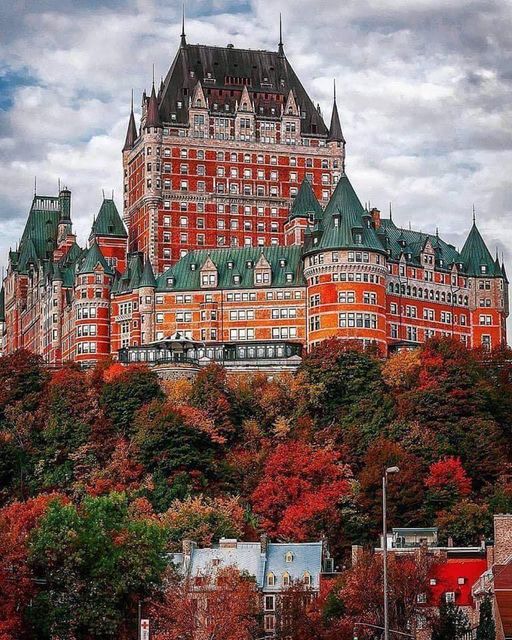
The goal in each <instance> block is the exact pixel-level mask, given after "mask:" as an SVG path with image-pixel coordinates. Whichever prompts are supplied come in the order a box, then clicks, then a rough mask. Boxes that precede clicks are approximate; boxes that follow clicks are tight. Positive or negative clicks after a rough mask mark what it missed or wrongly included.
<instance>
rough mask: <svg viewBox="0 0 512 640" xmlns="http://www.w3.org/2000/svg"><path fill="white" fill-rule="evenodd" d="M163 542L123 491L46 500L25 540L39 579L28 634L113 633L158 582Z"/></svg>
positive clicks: (162, 536) (161, 531) (152, 522)
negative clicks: (75, 499)
mask: <svg viewBox="0 0 512 640" xmlns="http://www.w3.org/2000/svg"><path fill="white" fill-rule="evenodd" d="M165 544H166V535H165V529H164V528H163V527H162V526H161V525H160V524H159V523H158V522H157V521H156V520H155V519H152V518H151V517H149V516H140V515H137V514H134V513H133V511H131V510H130V507H129V504H128V501H127V499H126V497H125V495H124V494H116V493H112V494H110V495H108V496H101V497H87V498H85V499H84V501H83V502H82V503H81V504H79V505H74V504H62V503H59V502H53V503H51V504H50V506H49V508H48V511H47V513H46V515H45V516H44V517H43V518H42V519H41V520H40V522H39V525H38V526H37V527H36V529H35V530H34V531H33V533H32V536H31V539H30V544H29V562H30V565H31V568H32V570H33V572H34V575H35V576H37V578H40V579H41V580H42V581H44V586H43V587H42V588H41V591H40V592H39V593H38V594H37V595H36V596H35V598H34V600H33V606H32V609H31V622H32V625H33V633H34V637H35V638H38V639H45V640H46V639H49V638H55V637H58V638H62V639H68V638H69V639H88V638H92V637H94V638H113V637H116V634H117V633H119V632H120V630H121V629H122V627H123V625H124V624H125V623H126V621H128V620H132V619H133V617H134V615H135V608H134V607H135V602H136V600H137V599H139V598H143V597H144V596H145V595H147V594H148V593H149V592H150V591H151V589H152V588H153V587H155V586H157V585H159V584H160V581H161V577H162V574H163V571H164V569H165V565H166V562H165V559H164V550H165Z"/></svg>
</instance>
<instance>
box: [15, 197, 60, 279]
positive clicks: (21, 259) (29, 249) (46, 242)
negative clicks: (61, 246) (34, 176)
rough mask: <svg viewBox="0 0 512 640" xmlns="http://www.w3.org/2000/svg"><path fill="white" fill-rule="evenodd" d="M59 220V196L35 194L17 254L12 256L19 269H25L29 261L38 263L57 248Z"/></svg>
mask: <svg viewBox="0 0 512 640" xmlns="http://www.w3.org/2000/svg"><path fill="white" fill-rule="evenodd" d="M59 220H60V202H59V198H58V197H51V196H38V195H34V199H33V200H32V205H31V207H30V211H29V214H28V219H27V222H26V224H25V229H24V230H23V234H22V236H21V241H20V246H19V250H18V252H17V256H16V255H15V254H13V256H12V257H14V258H15V259H16V268H17V270H19V271H25V270H26V269H27V265H28V263H29V262H34V263H35V264H38V263H39V261H40V260H44V259H45V258H46V257H47V253H48V252H50V251H53V250H54V249H55V248H56V246H57V230H58V225H59ZM13 266H14V263H13Z"/></svg>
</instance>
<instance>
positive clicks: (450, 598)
mask: <svg viewBox="0 0 512 640" xmlns="http://www.w3.org/2000/svg"><path fill="white" fill-rule="evenodd" d="M444 601H445V602H455V592H454V591H447V592H446V593H445V594H444Z"/></svg>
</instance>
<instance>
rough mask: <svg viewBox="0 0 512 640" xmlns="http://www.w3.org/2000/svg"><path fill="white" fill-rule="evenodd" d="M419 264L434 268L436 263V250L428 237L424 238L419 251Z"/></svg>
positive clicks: (426, 267)
mask: <svg viewBox="0 0 512 640" xmlns="http://www.w3.org/2000/svg"><path fill="white" fill-rule="evenodd" d="M420 261H421V266H422V267H423V268H424V269H434V268H435V265H436V252H435V249H434V246H433V245H432V241H431V240H430V238H427V239H426V240H425V243H424V244H423V248H422V250H421V252H420Z"/></svg>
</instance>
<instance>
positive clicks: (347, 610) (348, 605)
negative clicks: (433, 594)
mask: <svg viewBox="0 0 512 640" xmlns="http://www.w3.org/2000/svg"><path fill="white" fill-rule="evenodd" d="M432 564H433V560H432V558H430V557H428V556H426V555H425V556H414V555H407V556H400V555H396V554H391V555H389V556H388V600H389V626H390V628H391V629H397V630H406V629H408V628H414V626H415V624H416V618H417V616H418V615H419V614H420V613H422V614H423V613H424V610H422V609H421V605H419V604H418V595H420V594H423V593H427V591H428V577H429V573H430V571H431V568H432ZM382 570H383V569H382V557H381V556H378V555H374V554H373V553H371V552H365V553H363V554H361V556H360V557H359V558H358V559H357V562H356V563H355V564H354V565H353V566H352V568H351V569H349V570H347V571H346V572H344V573H343V574H342V576H341V577H340V578H339V581H338V584H337V585H336V586H335V587H333V589H332V596H331V600H332V599H333V598H336V612H337V615H332V616H331V619H332V620H333V622H334V623H336V626H337V627H338V628H339V629H340V631H342V633H340V636H339V637H342V638H345V637H347V632H348V633H349V634H351V633H352V630H353V625H354V623H355V622H367V623H369V624H375V625H378V626H382V625H383V621H384V611H383V604H382V603H383V586H382V585H383V578H382ZM349 637H351V636H349Z"/></svg>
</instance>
